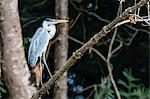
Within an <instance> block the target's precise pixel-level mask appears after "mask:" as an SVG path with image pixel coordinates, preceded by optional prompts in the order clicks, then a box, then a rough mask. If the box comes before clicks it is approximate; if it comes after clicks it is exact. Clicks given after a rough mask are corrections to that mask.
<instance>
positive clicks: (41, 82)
mask: <svg viewBox="0 0 150 99" xmlns="http://www.w3.org/2000/svg"><path fill="white" fill-rule="evenodd" d="M41 68H42V61H41V57H40V70H41ZM40 73H41V80H40V81H41V85H42V86H43V81H42V73H43V68H42V70H41V71H40Z"/></svg>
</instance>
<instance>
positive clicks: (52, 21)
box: [42, 18, 68, 31]
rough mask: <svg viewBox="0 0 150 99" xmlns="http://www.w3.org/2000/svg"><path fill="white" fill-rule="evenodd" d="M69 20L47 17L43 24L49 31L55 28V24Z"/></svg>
mask: <svg viewBox="0 0 150 99" xmlns="http://www.w3.org/2000/svg"><path fill="white" fill-rule="evenodd" d="M65 22H68V20H60V19H51V18H46V19H45V20H44V21H43V23H42V26H43V28H45V29H46V30H48V31H51V30H53V28H54V27H55V24H59V23H65Z"/></svg>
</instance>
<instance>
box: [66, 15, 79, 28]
mask: <svg viewBox="0 0 150 99" xmlns="http://www.w3.org/2000/svg"><path fill="white" fill-rule="evenodd" d="M80 16H81V13H79V14H78V15H77V17H76V18H75V20H74V22H73V23H72V24H71V25H70V26H69V29H72V27H73V26H74V25H75V23H76V22H77V20H78V19H79V17H80Z"/></svg>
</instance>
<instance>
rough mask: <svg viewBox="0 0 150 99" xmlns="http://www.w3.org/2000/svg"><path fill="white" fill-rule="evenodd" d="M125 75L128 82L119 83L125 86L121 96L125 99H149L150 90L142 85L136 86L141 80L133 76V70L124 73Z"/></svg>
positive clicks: (121, 81)
mask: <svg viewBox="0 0 150 99" xmlns="http://www.w3.org/2000/svg"><path fill="white" fill-rule="evenodd" d="M123 75H124V76H125V77H126V79H127V81H124V80H121V79H119V80H118V83H119V84H120V85H122V86H123V89H121V91H120V94H121V96H122V97H123V98H125V99H149V98H150V96H149V95H150V89H148V88H145V87H143V85H141V84H136V82H137V81H138V80H139V79H137V78H135V77H134V76H133V75H132V71H131V69H129V70H127V69H125V71H123Z"/></svg>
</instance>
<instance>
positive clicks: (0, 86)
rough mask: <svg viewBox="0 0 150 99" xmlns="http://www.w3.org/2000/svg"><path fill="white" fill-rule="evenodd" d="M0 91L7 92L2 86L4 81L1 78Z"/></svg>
mask: <svg viewBox="0 0 150 99" xmlns="http://www.w3.org/2000/svg"><path fill="white" fill-rule="evenodd" d="M0 92H1V93H7V91H6V89H5V87H4V83H3V82H2V78H0Z"/></svg>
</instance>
